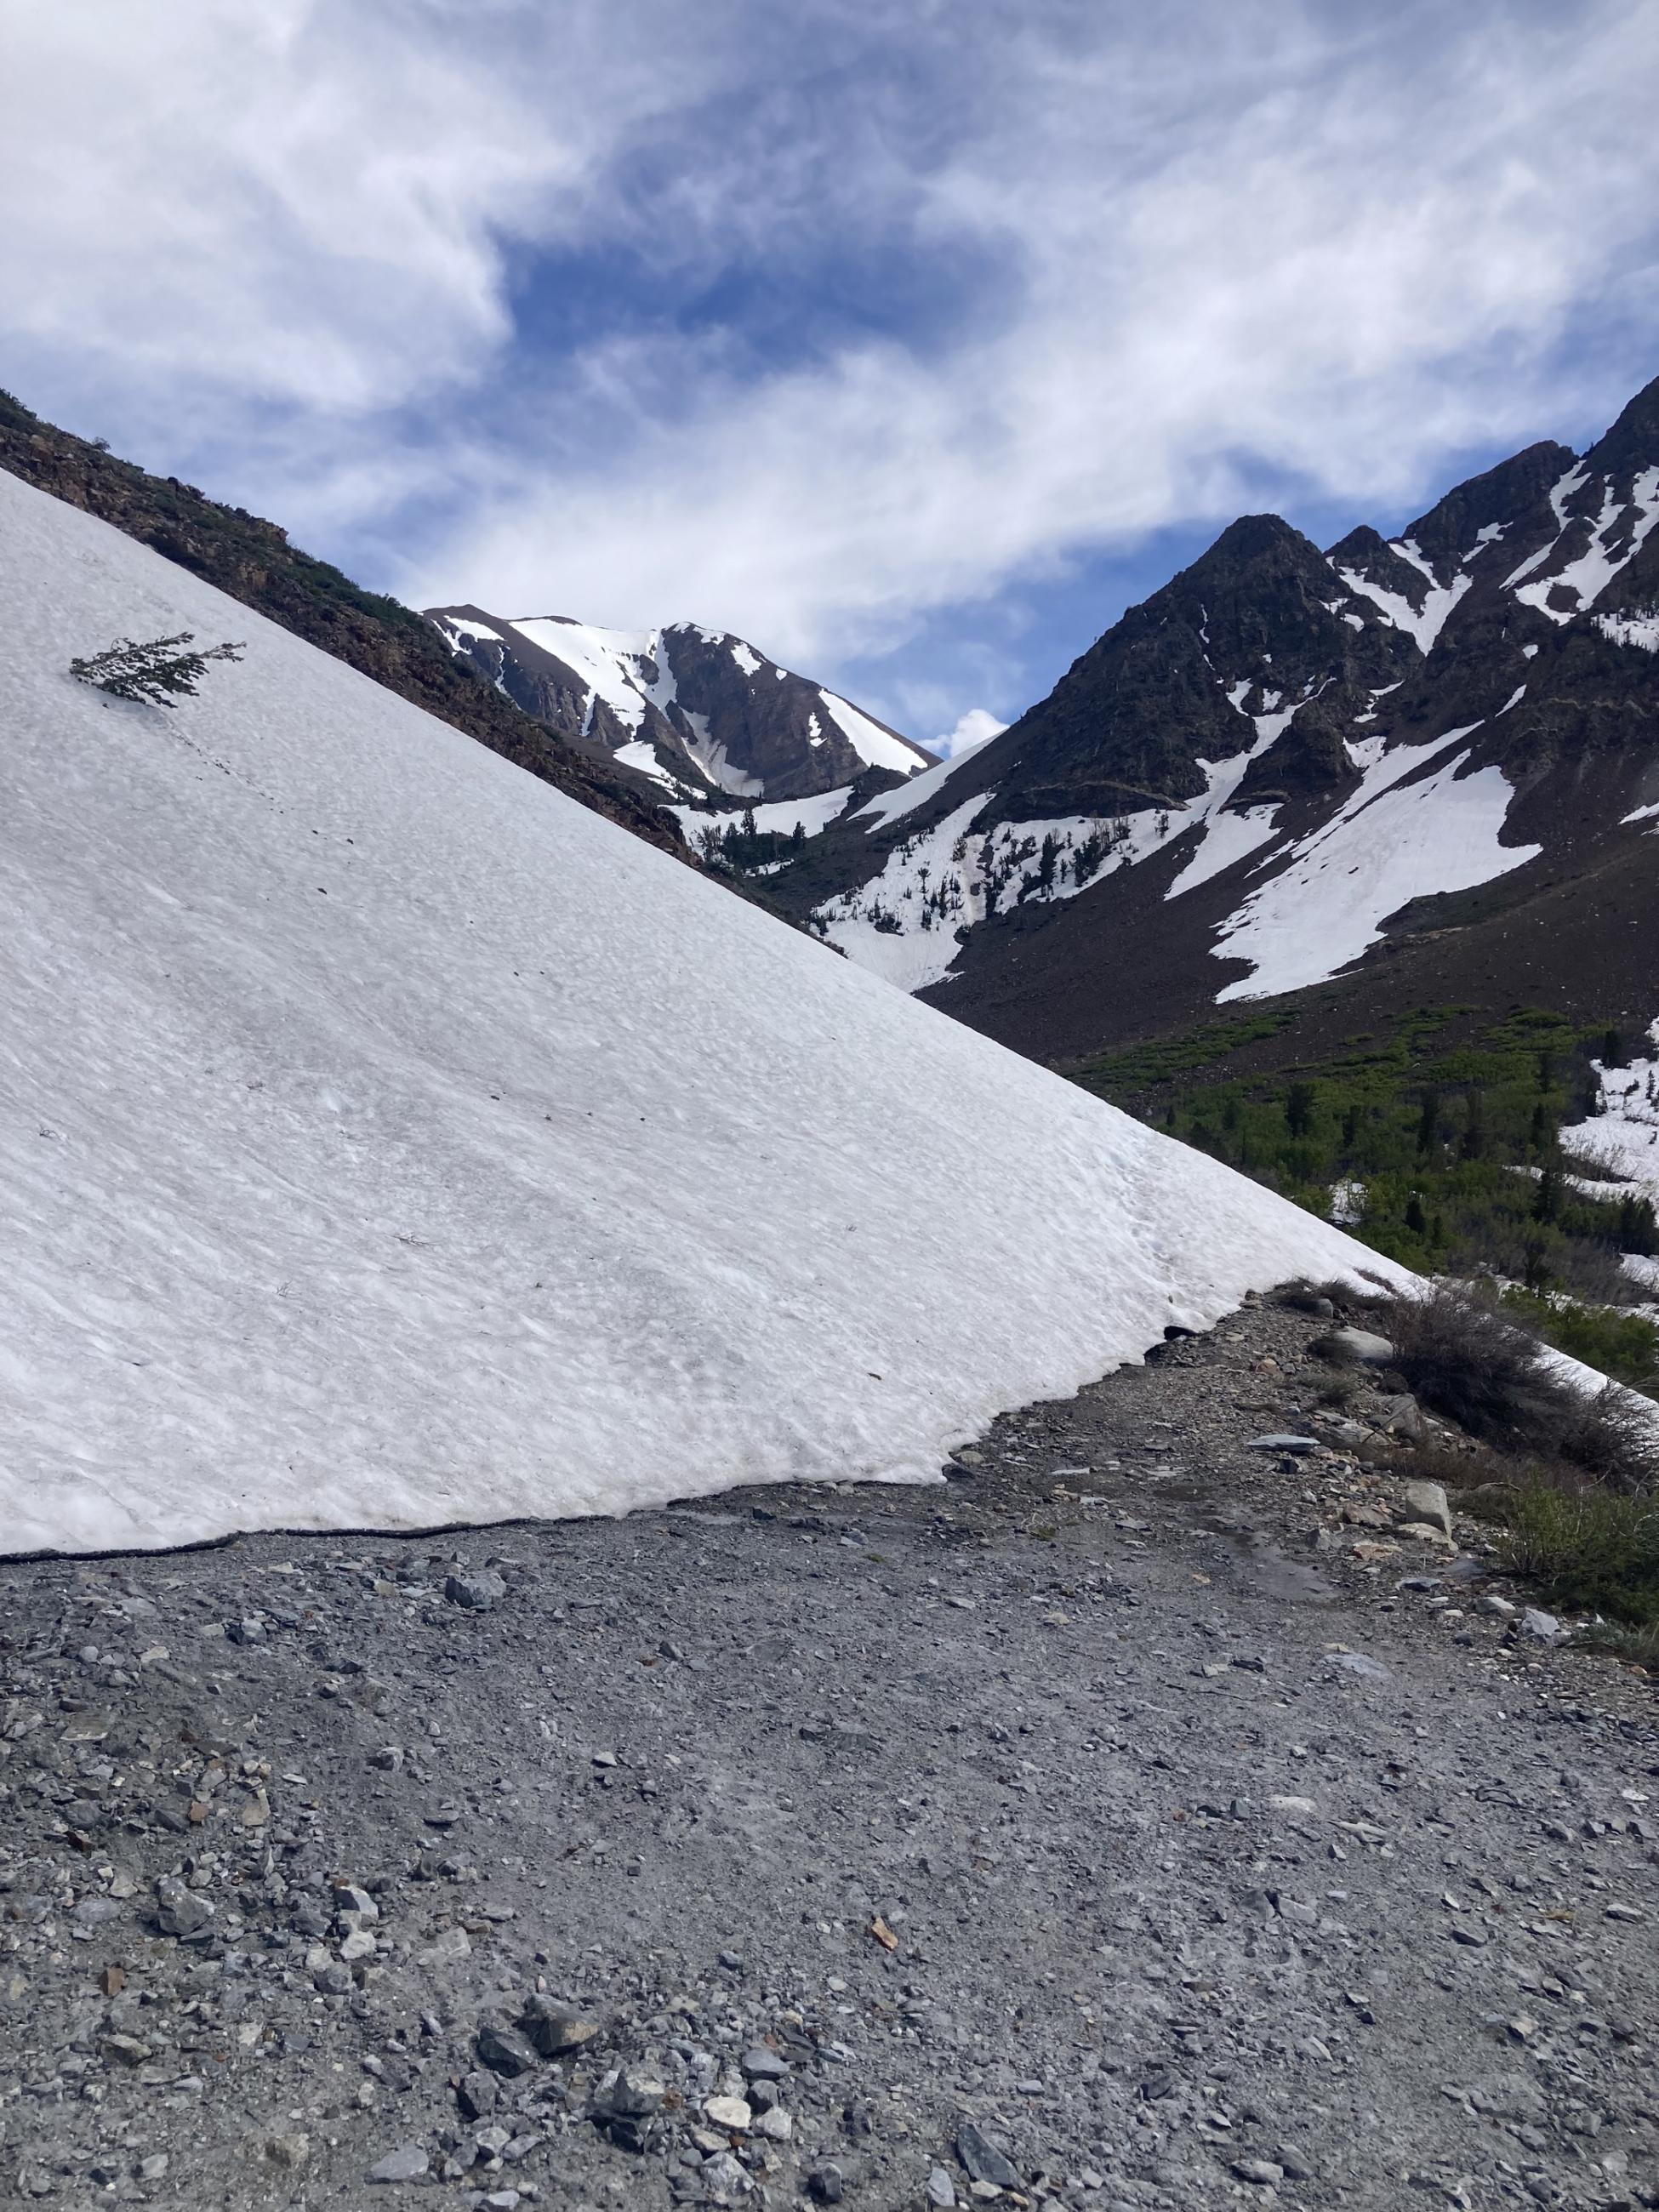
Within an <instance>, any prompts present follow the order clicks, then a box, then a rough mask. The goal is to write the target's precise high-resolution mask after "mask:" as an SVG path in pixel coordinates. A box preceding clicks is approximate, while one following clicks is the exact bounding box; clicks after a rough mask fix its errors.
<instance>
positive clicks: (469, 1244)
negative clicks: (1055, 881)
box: [0, 475, 1388, 1552]
mask: <svg viewBox="0 0 1659 2212" xmlns="http://www.w3.org/2000/svg"><path fill="white" fill-rule="evenodd" d="M184 629H188V630H191V631H194V632H195V633H196V634H197V639H198V641H199V642H202V643H204V644H206V643H212V642H216V641H218V640H219V639H221V638H225V637H234V638H240V639H246V641H247V653H246V660H245V661H244V662H243V663H242V664H241V665H237V666H222V667H216V668H214V669H213V670H211V671H210V675H209V678H208V681H207V684H206V685H205V688H204V691H203V693H202V695H201V696H200V697H199V698H197V699H195V700H187V701H185V702H184V704H183V705H182V706H181V707H180V708H179V710H178V711H176V712H174V713H163V712H161V711H160V710H159V709H155V708H147V707H143V706H137V705H127V704H123V703H120V702H114V701H110V700H107V699H106V698H105V697H104V696H102V695H101V694H100V693H97V692H95V691H93V690H88V689H87V688H85V687H84V686H82V685H80V684H76V683H74V682H73V681H71V679H70V678H69V677H68V676H67V675H66V674H65V672H64V671H65V668H66V665H67V663H68V661H69V659H70V656H71V654H75V653H90V652H93V651H95V650H97V649H98V648H99V647H102V646H104V645H106V644H107V643H109V642H110V641H111V640H112V638H114V637H116V636H118V635H127V636H133V637H139V638H143V637H152V636H156V635H161V634H164V633H170V632H176V631H179V630H184ZM0 671H3V680H4V684H5V689H6V696H7V700H8V705H9V713H8V717H7V721H8V730H7V738H6V752H5V758H6V766H7V774H8V781H9V790H8V793H7V796H6V801H5V811H4V817H3V832H0V834H3V836H4V838H5V842H6V845H7V848H8V852H7V862H6V868H5V877H4V880H5V885H6V914H5V927H4V931H3V934H0V988H3V1005H4V1012H5V1018H4V1023H3V1028H0V1194H3V1195H0V1213H3V1233H4V1242H5V1250H6V1255H7V1258H6V1265H5V1267H4V1269H3V1271H0V1550H4V1551H14V1552H15V1551H21V1550H25V1549H28V1548H31V1547H62V1548H64V1549H68V1550H85V1549H89V1548H98V1547H136V1546H155V1545H161V1544H169V1543H179V1542H182V1541H191V1540H194V1539H200V1538H205V1537H210V1536H214V1535H216V1534H221V1533H223V1532H226V1531H228V1530H233V1529H237V1528H258V1527H269V1526H295V1525H307V1526H317V1527H351V1526H357V1527H362V1526H378V1527H383V1528H400V1527H404V1528H406V1527H411V1526H422V1525H431V1524H434V1523H438V1522H446V1521H452V1520H459V1519H469V1520H485V1519H490V1518H496V1517H505V1516H513V1515H528V1514H572V1513H580V1512H592V1511H607V1512H608V1511H619V1510H625V1509H627V1508H628V1507H629V1506H632V1505H635V1504H641V1503H645V1502H655V1501H660V1500H663V1499H665V1498H671V1497H675V1496H683V1495H685V1494H687V1493H689V1492H698V1491H710V1490H715V1489H720V1488H723V1487H725V1486H727V1485H730V1484H733V1483H741V1482H758V1481H766V1480H780V1479H784V1478H789V1477H826V1476H827V1477H836V1478H851V1477H866V1478H869V1477H874V1478H878V1479H892V1480H897V1479H916V1478H924V1479H925V1478H927V1477H931V1476H932V1475H933V1474H936V1473H937V1471H938V1468H939V1462H940V1460H941V1458H942V1456H943V1455H944V1453H945V1450H946V1449H948V1448H949V1447H951V1445H953V1444H955V1443H959V1442H961V1441H962V1440H963V1439H964V1438H966V1437H969V1436H970V1435H972V1434H975V1433H976V1432H977V1431H979V1429H980V1428H981V1426H982V1425H983V1424H984V1423H985V1422H986V1421H987V1419H989V1417H990V1416H991V1415H993V1414H994V1413H995V1412H996V1411H997V1410H998V1409H1000V1408H1003V1407H1011V1406H1014V1405H1018V1404H1020V1403H1023V1402H1024V1401H1028V1400H1030V1399H1033V1398H1036V1397H1039V1396H1042V1395H1054V1394H1060V1393H1066V1392H1069V1391H1070V1390H1072V1389H1074V1388H1075V1387H1076V1386H1077V1385H1078V1384H1079V1383H1082V1382H1084V1381H1085V1380H1086V1379H1088V1378H1090V1377H1092V1376H1097V1375H1099V1374H1100V1373H1102V1372H1103V1370H1106V1369H1108V1368H1109V1367H1110V1366H1112V1365H1113V1364H1115V1363H1116V1362H1118V1361H1121V1360H1126V1359H1133V1358H1137V1357H1138V1356H1139V1354H1140V1353H1141V1352H1143V1351H1144V1350H1145V1349H1146V1346H1149V1345H1151V1344H1152V1343H1154V1342H1156V1341H1157V1340H1158V1339H1159V1338H1160V1336H1161V1334H1162V1332H1163V1330H1164V1326H1165V1325H1166V1323H1169V1322H1180V1323H1182V1324H1184V1325H1187V1326H1189V1327H1191V1326H1198V1325H1203V1324H1205V1323H1207V1322H1210V1321H1212V1320H1213V1319H1214V1318H1215V1317H1216V1316H1218V1315H1219V1314H1220V1313H1221V1312H1223V1311H1224V1310H1227V1309H1229V1308H1230V1307H1231V1306H1232V1305H1233V1304H1236V1302H1237V1298H1238V1297H1239V1295H1240V1293H1241V1292H1242V1291H1243V1290H1245V1289H1246V1288H1247V1287H1249V1286H1250V1285H1265V1284H1267V1283H1269V1282H1272V1281H1273V1280H1275V1279H1280V1278H1283V1277H1285V1276H1288V1275H1291V1274H1295V1273H1303V1272H1306V1273H1311V1274H1314V1275H1316V1276H1324V1275H1330V1274H1333V1273H1339V1272H1342V1273H1351V1272H1352V1270H1354V1269H1355V1268H1357V1267H1369V1268H1372V1269H1375V1270H1376V1271H1378V1272H1379V1273H1387V1272H1388V1271H1387V1269H1386V1267H1385V1263H1383V1262H1382V1261H1378V1260H1376V1258H1375V1256H1374V1255H1371V1254H1370V1253H1369V1252H1366V1251H1364V1250H1363V1249H1361V1248H1359V1247H1358V1246H1356V1245H1355V1244H1353V1243H1352V1242H1350V1240H1349V1239H1347V1238H1346V1237H1344V1236H1342V1235H1341V1234H1340V1232H1339V1231H1335V1230H1333V1229H1330V1228H1328V1227H1326V1226H1325V1225H1322V1224H1321V1223H1319V1222H1317V1221H1316V1220H1314V1219H1313V1218H1311V1217H1310V1216H1309V1215H1307V1214H1304V1213H1302V1212H1298V1211H1297V1210H1296V1209H1295V1208H1293V1207H1292V1206H1289V1205H1287V1204H1285V1203H1284V1202H1283V1201H1281V1200H1278V1199H1276V1198H1274V1197H1273V1196H1272V1195H1271V1194H1268V1193H1267V1192H1266V1191H1263V1190H1261V1189H1259V1188H1256V1187H1255V1185H1253V1184H1251V1183H1249V1182H1245V1181H1243V1179H1242V1178H1240V1177H1237V1176H1234V1175H1232V1174H1231V1173H1230V1172H1229V1171H1228V1170H1225V1169H1223V1168H1221V1167H1218V1166H1217V1165H1216V1164H1213V1163H1212V1162H1211V1161H1209V1160H1206V1159H1205V1158H1202V1157H1201V1156H1200V1155H1199V1154H1196V1153H1194V1152H1188V1151H1186V1150H1184V1149H1182V1148H1181V1147H1179V1146H1176V1145H1174V1144H1172V1143H1170V1141H1169V1140H1167V1139H1163V1138H1160V1137H1158V1136H1157V1135H1156V1134H1154V1133H1152V1132H1151V1131H1148V1130H1146V1129H1144V1128H1142V1127H1139V1125H1138V1124H1137V1123H1135V1122H1133V1121H1130V1120H1128V1119H1127V1118H1126V1117H1124V1116H1122V1115H1119V1114H1117V1113H1115V1112H1114V1111H1113V1110H1112V1109H1110V1108H1109V1107H1107V1106H1105V1105H1103V1104H1102V1103H1099V1102H1098V1101H1097V1100H1096V1099H1094V1098H1091V1097H1089V1096H1087V1095H1086V1094H1085V1092H1083V1091H1079V1090H1078V1089H1075V1088H1073V1086H1071V1085H1067V1084H1066V1083H1063V1082H1062V1081H1060V1079H1058V1078H1056V1077H1054V1076H1051V1075H1048V1074H1047V1073H1044V1072H1043V1071H1042V1069H1040V1068H1037V1067H1036V1066H1032V1065H1030V1064H1029V1063H1028V1062H1026V1061H1024V1060H1019V1059H1018V1058H1016V1057H1014V1056H1013V1055H1012V1054H1009V1053H1006V1052H1005V1051H1003V1050H1002V1049H1000V1048H999V1047H997V1046H995V1045H994V1044H991V1043H988V1042H987V1041H986V1040H984V1039H983V1038H981V1037H980V1036H975V1034H974V1033H973V1032H971V1031H970V1030H966V1029H963V1028H961V1027H959V1026H958V1025H957V1024H955V1023H953V1022H951V1021H950V1020H949V1019H947V1018H945V1017H944V1016H942V1015H940V1014H938V1013H935V1012H932V1011H931V1010H929V1009H927V1008H926V1007H923V1006H919V1005H917V1004H915V1002H914V1001H912V1000H908V999H907V998H906V997H905V996H904V995H903V994H902V993H900V992H898V991H896V990H893V989H891V988H890V987H889V986H887V985H886V984H884V983H883V982H881V981H878V979H876V978H875V977H872V976H870V975H865V974H862V973H860V971H859V970H858V969H856V968H854V967H853V966H852V965H851V964H850V963H848V962H846V961H843V960H841V959H838V958H836V957H835V956H834V955H833V954H832V953H830V952H829V951H827V950H825V949H824V948H823V947H822V946H820V945H815V944H813V943H811V942H810V941H809V940H807V939H805V938H804V937H801V936H799V935H798V934H796V933H793V932H792V931H790V930H788V929H787V928H785V927H782V926H781V925H780V924H778V923H776V922H775V921H771V920H769V918H767V917H766V916H764V915H760V914H758V913H757V912H756V911H755V910H754V909H753V908H750V907H749V906H748V905H746V904H744V902H742V901H740V900H738V899H736V898H733V897H732V896H730V894H729V893H727V892H726V891H724V890H720V888H719V887H718V886H717V885H715V884H713V883H710V882H708V881H707V880H705V879H703V878H700V877H699V876H697V875H696V873H694V872H692V871H691V870H690V869H688V868H686V867H684V866H681V865H680V864H678V862H676V861H674V860H671V859H669V858H667V857H666V856H665V855H664V854H659V853H657V852H655V851H653V850H651V849H650V848H647V847H646V846H645V845H643V844H641V843H640V842H637V841H636V840H635V839H633V838H631V837H629V836H628V835H627V834H626V833H625V832H624V831H623V830H620V829H615V828H613V827H612V826H611V824H610V823H606V822H604V821H602V820H601V819H599V817H597V816H595V815H592V814H590V813H587V812H586V811H583V810H582V809H581V808H580V807H579V806H577V805H574V804H572V803H571V802H569V801H568V800H566V799H564V798H562V796H561V795H560V794H559V793H556V792H555V791H553V790H551V789H550V788H549V787H547V786H546V785H544V784H542V783H539V782H538V781H536V780H535V779H534V778H532V777H530V776H527V775H524V774H523V773H522V772H521V771H520V770H519V769H515V768H513V767H512V766H511V765H509V764H508V763H506V762H504V761H502V760H501V759H499V758H497V757H495V756H494V755H492V754H490V753H489V752H487V751H486V750H484V749H483V747H482V746H480V745H477V744H474V743H472V742H471V740H470V739H468V738H465V737H462V736H460V735H459V734H458V733H457V732H454V731H453V730H451V729H449V728H447V726H444V725H443V724H441V723H439V722H437V721H435V720H432V719H431V718H430V717H428V716H427V715H425V714H422V713H421V712H420V711H419V710H418V709H416V708H413V707H411V706H410V705H408V704H407V703H406V702H404V701H403V700H402V699H400V698H398V697H396V696H394V695H393V694H392V693H391V692H388V691H385V690H380V688H379V687H377V686H376V685H375V684H372V683H370V682H369V681H368V680H367V679H366V678H362V677H361V676H359V675H357V674H356V672H355V671H352V670H350V669H349V668H346V667H345V666H343V665H341V664H340V663H338V662H336V661H334V660H332V659H329V658H328V657H327V656H326V655H325V654H323V653H319V652H317V651H315V650H314V649H313V648H312V647H309V646H307V645H305V644H303V643H301V641H298V640H297V639H295V638H294V637H292V636H291V635H289V634H288V633H287V632H285V631H283V630H282V629H277V628H276V627H275V626H273V625H271V624H270V623H266V622H264V621H263V620H262V619H261V618H260V617H258V616H257V615H254V614H252V613H250V612H249V611H247V610H246V609H245V608H243V607H241V606H240V605H234V604H233V603H232V602H231V601H229V600H228V599H224V598H223V597H222V596H221V595H220V594H219V593H218V592H215V591H214V590H212V589H211V588H210V586H207V585H204V584H203V583H201V582H200V581H198V580H196V579H195V578H193V577H191V576H190V575H189V574H186V573H185V571H184V570H182V569H180V568H176V567H173V566H172V565H170V564H169V563H167V562H165V561H163V560H161V558H160V557H159V556H156V555H155V554H153V553H151V552H149V551H148V550H145V549H144V548H143V547H141V546H139V545H137V544H134V543H133V542H132V541H131V540H130V539H128V538H125V537H123V536H121V535H120V534H119V533H118V532H116V531H114V530H112V529H111V528H109V527H108V526H106V525H104V524H102V523H100V522H98V521H95V520H92V519H91V518H89V517H88V516H87V515H85V514H83V513H80V512H79V511H77V510H76V509H73V508H70V507H65V506H62V505H60V504H58V502H56V501H53V500H52V499H50V498H48V497H46V495H43V494H41V493H39V492H37V491H34V490H33V489H29V488H27V486H25V485H23V484H21V483H18V482H17V481H16V480H15V479H14V478H13V477H9V476H5V475H0Z"/></svg>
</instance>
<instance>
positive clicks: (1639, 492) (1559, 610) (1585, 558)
mask: <svg viewBox="0 0 1659 2212" xmlns="http://www.w3.org/2000/svg"><path fill="white" fill-rule="evenodd" d="M1587 481H1588V477H1585V476H1583V474H1581V475H1580V477H1579V483H1577V484H1575V485H1574V486H1573V487H1572V489H1580V488H1581V487H1582V484H1583V483H1584V482H1587ZM1559 490H1560V487H1559V486H1558V487H1557V491H1558V493H1559ZM1553 504H1554V506H1555V513H1556V517H1557V520H1562V507H1561V503H1560V501H1559V499H1558V498H1554V497H1553ZM1656 524H1659V468H1650V469H1645V470H1644V471H1643V472H1642V474H1641V475H1640V476H1638V477H1636V478H1635V479H1634V481H1633V483H1632V486H1631V496H1630V500H1629V501H1628V503H1627V502H1626V501H1624V500H1622V499H1621V498H1620V495H1619V493H1618V490H1617V489H1616V487H1615V485H1614V483H1613V478H1612V477H1607V480H1606V482H1605V483H1604V485H1603V487H1602V498H1601V511H1600V513H1598V514H1597V516H1596V518H1595V522H1594V524H1593V525H1592V526H1591V528H1590V534H1589V544H1588V545H1587V546H1586V547H1585V549H1584V550H1583V552H1582V553H1581V554H1580V555H1579V556H1577V559H1576V560H1573V561H1569V562H1567V563H1566V565H1565V567H1564V568H1561V569H1559V571H1558V572H1557V573H1556V574H1553V575H1546V576H1542V577H1541V578H1539V579H1538V580H1537V581H1535V582H1533V583H1525V584H1516V579H1517V578H1519V577H1521V576H1522V575H1524V574H1527V573H1528V571H1529V570H1530V569H1531V568H1534V567H1536V566H1538V565H1539V564H1540V563H1541V562H1542V561H1543V560H1545V559H1546V558H1547V556H1548V555H1549V554H1551V553H1553V552H1554V550H1555V544H1559V542H1560V538H1559V537H1558V538H1557V539H1556V541H1555V544H1552V545H1550V546H1547V548H1546V549H1545V552H1544V553H1543V554H1541V555H1539V556H1537V557H1536V559H1535V560H1534V561H1533V562H1522V566H1521V567H1520V568H1517V569H1516V572H1515V574H1514V575H1513V576H1511V577H1510V579H1509V581H1510V583H1511V584H1516V593H1515V596H1516V599H1521V600H1522V601H1524V602H1525V604H1526V605H1528V606H1531V607H1535V608H1536V609H1537V610H1538V611H1539V613H1540V614H1543V615H1547V616H1548V617H1549V618H1550V620H1551V621H1552V622H1553V623H1564V622H1570V621H1571V618H1572V617H1573V616H1574V614H1576V613H1580V612H1582V611H1583V609H1585V608H1586V607H1589V606H1592V605H1594V604H1595V601H1596V599H1598V598H1600V596H1601V592H1603V591H1605V590H1606V588H1607V586H1608V584H1610V583H1611V582H1612V581H1613V578H1614V577H1615V576H1616V575H1617V574H1619V572H1620V569H1621V568H1624V567H1626V564H1627V563H1628V562H1631V561H1632V560H1633V559H1634V558H1635V556H1636V555H1637V554H1638V553H1639V552H1640V550H1642V547H1643V545H1644V543H1645V542H1646V539H1647V538H1648V535H1649V532H1650V531H1651V530H1652V529H1653V528H1654V526H1655V525H1656ZM1562 534H1565V530H1564V532H1563V533H1562ZM1558 587H1562V588H1565V590H1567V591H1568V592H1571V594H1572V596H1573V598H1574V599H1576V600H1577V606H1576V607H1553V606H1551V605H1550V604H1549V600H1550V594H1551V593H1552V592H1554V591H1555V590H1556V589H1557V588H1558ZM1605 634H1607V635H1612V633H1611V632H1607V633H1605ZM1620 642H1636V641H1632V640H1620Z"/></svg>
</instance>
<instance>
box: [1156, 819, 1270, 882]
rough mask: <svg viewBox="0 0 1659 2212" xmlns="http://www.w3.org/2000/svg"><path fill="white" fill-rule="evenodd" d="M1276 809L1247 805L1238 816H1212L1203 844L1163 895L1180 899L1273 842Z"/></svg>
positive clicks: (1208, 822) (1207, 825)
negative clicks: (1187, 892) (1183, 893)
mask: <svg viewBox="0 0 1659 2212" xmlns="http://www.w3.org/2000/svg"><path fill="white" fill-rule="evenodd" d="M1278 812H1279V809H1278V807H1277V806H1246V807H1243V808H1242V809H1241V810H1240V811H1239V812H1237V814H1212V815H1211V816H1210V817H1209V818H1208V820H1207V821H1206V823H1205V824H1204V836H1203V841H1202V842H1201V843H1200V846H1199V848H1198V850H1197V851H1196V852H1195V853H1194V854H1193V857H1192V859H1191V860H1188V863H1187V865H1186V866H1185V867H1184V868H1182V871H1181V873H1180V874H1179V875H1178V876H1177V877H1176V879H1175V881H1174V882H1173V883H1172V884H1170V888H1169V890H1166V891H1165V892H1164V897H1165V898H1166V899H1173V898H1179V897H1180V896H1182V892H1183V891H1195V890H1197V889H1198V887H1199V885H1200V884H1207V883H1208V882H1210V880H1211V879H1212V878H1213V877H1216V876H1219V875H1222V874H1224V873H1225V872H1226V870H1227V869H1229V868H1231V867H1232V866H1235V865H1236V864H1237V862H1238V861H1240V860H1247V859H1248V858H1249V855H1250V854H1252V853H1258V852H1260V851H1261V848H1262V847H1263V846H1264V845H1266V844H1268V843H1270V842H1272V839H1273V820H1274V817H1275V816H1276V815H1277V814H1278Z"/></svg>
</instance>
